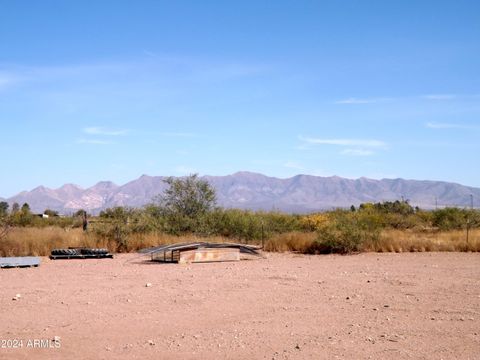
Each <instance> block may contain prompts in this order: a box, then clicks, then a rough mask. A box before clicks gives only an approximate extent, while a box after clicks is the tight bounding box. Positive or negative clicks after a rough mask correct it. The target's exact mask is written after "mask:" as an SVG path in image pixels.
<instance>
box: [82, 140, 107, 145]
mask: <svg viewBox="0 0 480 360" xmlns="http://www.w3.org/2000/svg"><path fill="white" fill-rule="evenodd" d="M77 144H93V145H113V144H115V143H114V142H113V141H109V140H99V139H78V140H77Z"/></svg>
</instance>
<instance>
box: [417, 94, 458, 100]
mask: <svg viewBox="0 0 480 360" xmlns="http://www.w3.org/2000/svg"><path fill="white" fill-rule="evenodd" d="M456 97H457V95H455V94H429V95H423V96H422V98H424V99H428V100H452V99H455V98H456Z"/></svg>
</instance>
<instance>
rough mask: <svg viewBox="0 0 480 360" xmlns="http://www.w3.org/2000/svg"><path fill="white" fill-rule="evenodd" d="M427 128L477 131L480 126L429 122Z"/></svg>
mask: <svg viewBox="0 0 480 360" xmlns="http://www.w3.org/2000/svg"><path fill="white" fill-rule="evenodd" d="M425 126H426V127H427V128H429V129H477V128H478V126H473V125H465V124H453V123H437V122H428V123H426V124H425Z"/></svg>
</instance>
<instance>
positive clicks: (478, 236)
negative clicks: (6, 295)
mask: <svg viewBox="0 0 480 360" xmlns="http://www.w3.org/2000/svg"><path fill="white" fill-rule="evenodd" d="M316 238H317V233H315V232H307V233H305V232H289V233H284V234H279V235H275V236H273V237H272V238H270V239H268V240H267V241H266V242H265V250H266V251H271V252H286V251H293V252H301V253H306V252H308V249H309V248H311V245H312V244H313V243H314V242H315V240H316ZM188 241H210V242H232V239H229V238H224V237H219V236H218V237H209V238H199V237H195V236H194V235H184V236H173V235H167V234H162V233H159V234H136V235H131V236H130V237H129V238H128V241H127V248H126V251H128V252H132V251H137V250H139V249H144V248H148V247H152V246H157V245H162V244H172V243H178V242H188ZM77 246H78V247H80V246H83V247H92V248H108V249H109V250H110V251H111V252H116V251H117V249H118V247H117V244H116V243H115V242H114V241H113V240H105V239H102V238H101V237H97V236H95V234H93V233H84V232H83V231H82V230H81V229H73V230H70V231H65V230H64V229H62V228H59V227H47V228H14V229H12V230H11V231H10V232H9V234H8V235H7V236H6V238H4V239H3V240H1V241H0V256H28V255H33V256H48V255H49V254H50V251H51V250H52V249H55V248H68V247H77ZM363 251H374V252H413V251H474V252H479V251H480V230H479V229H477V230H472V231H470V236H469V242H468V243H467V242H466V232H465V231H449V232H432V231H430V232H418V231H417V232H415V231H400V230H385V231H383V232H382V233H381V235H380V238H379V239H378V240H377V241H375V242H370V243H365V244H363Z"/></svg>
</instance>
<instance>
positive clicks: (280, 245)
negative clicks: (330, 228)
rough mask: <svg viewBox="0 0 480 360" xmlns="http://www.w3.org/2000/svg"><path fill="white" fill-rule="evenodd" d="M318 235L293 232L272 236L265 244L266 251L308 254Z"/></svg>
mask: <svg viewBox="0 0 480 360" xmlns="http://www.w3.org/2000/svg"><path fill="white" fill-rule="evenodd" d="M316 238H317V234H316V233H314V232H299V231H293V232H288V233H284V234H278V235H274V236H272V237H271V238H270V239H268V240H267V241H266V242H265V246H264V250H265V251H271V252H285V251H294V252H301V253H306V252H308V249H309V248H310V247H311V246H312V244H313V243H314V241H315V239H316Z"/></svg>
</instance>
